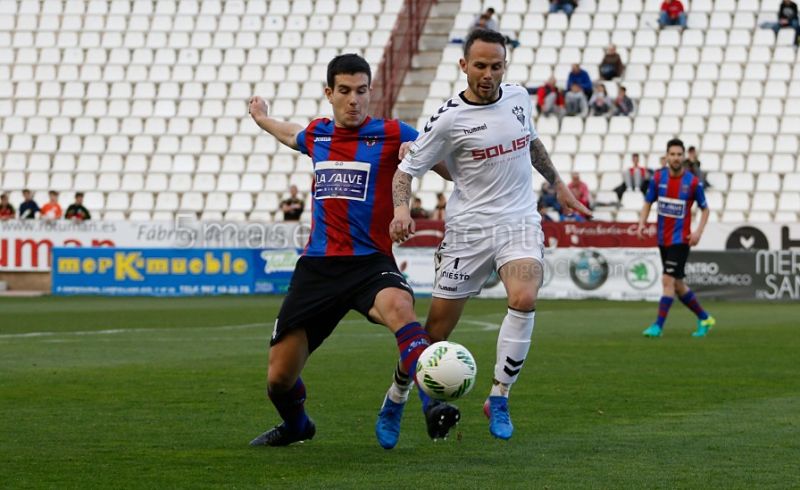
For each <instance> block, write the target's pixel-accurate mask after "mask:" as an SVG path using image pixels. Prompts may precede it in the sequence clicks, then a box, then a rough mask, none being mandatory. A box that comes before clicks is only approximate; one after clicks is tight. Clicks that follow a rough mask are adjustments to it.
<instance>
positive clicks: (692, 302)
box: [680, 289, 708, 320]
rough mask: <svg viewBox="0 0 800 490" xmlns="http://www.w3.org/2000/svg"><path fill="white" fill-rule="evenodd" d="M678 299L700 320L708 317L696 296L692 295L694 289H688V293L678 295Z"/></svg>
mask: <svg viewBox="0 0 800 490" xmlns="http://www.w3.org/2000/svg"><path fill="white" fill-rule="evenodd" d="M680 299H681V302H682V303H683V304H685V305H686V307H687V308H689V309H690V310H692V311H693V312H694V314H695V315H697V318H699V319H701V320H706V319H707V318H708V313H706V310H704V309H703V307H702V306H700V303H699V302H698V301H697V296H695V295H694V291H692V290H691V289H690V290H689V292H688V293H686V294H684V295H683V296H680Z"/></svg>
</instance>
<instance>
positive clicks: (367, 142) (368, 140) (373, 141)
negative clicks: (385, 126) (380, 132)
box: [364, 136, 378, 147]
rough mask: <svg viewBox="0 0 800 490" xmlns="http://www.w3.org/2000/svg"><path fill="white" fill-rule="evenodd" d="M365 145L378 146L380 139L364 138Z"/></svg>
mask: <svg viewBox="0 0 800 490" xmlns="http://www.w3.org/2000/svg"><path fill="white" fill-rule="evenodd" d="M364 144H365V145H367V146H368V147H372V146H375V145H376V144H378V137H377V136H367V137H366V138H364Z"/></svg>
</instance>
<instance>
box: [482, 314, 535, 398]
mask: <svg viewBox="0 0 800 490" xmlns="http://www.w3.org/2000/svg"><path fill="white" fill-rule="evenodd" d="M535 316H536V312H535V311H517V310H512V309H511V308H509V309H508V314H506V317H505V318H504V319H503V323H502V325H500V333H499V334H498V335H497V361H496V363H495V365H494V379H495V381H496V382H497V383H498V384H499V385H506V386H507V388H506V389H505V392H506V395H505V396H507V394H508V389H510V386H511V385H512V384H513V383H514V382H515V381H516V380H517V377H518V376H519V372H520V370H521V369H522V364H523V363H524V362H525V358H526V357H527V356H528V350H529V349H530V347H531V335H532V334H533V322H534V317H535ZM498 384H495V385H494V386H493V387H492V390H493V391H494V390H495V387H498ZM498 390H502V388H499V387H498Z"/></svg>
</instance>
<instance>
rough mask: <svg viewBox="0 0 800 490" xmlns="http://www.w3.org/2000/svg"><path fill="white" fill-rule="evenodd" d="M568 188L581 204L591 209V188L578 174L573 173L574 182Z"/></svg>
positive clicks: (571, 181)
mask: <svg viewBox="0 0 800 490" xmlns="http://www.w3.org/2000/svg"><path fill="white" fill-rule="evenodd" d="M567 187H568V188H569V190H570V191H572V195H573V196H575V198H576V199H577V200H578V201H580V203H581V204H583V205H584V206H586V207H587V208H589V209H591V201H592V194H591V193H590V192H589V186H588V185H586V182H584V181H582V180H581V176H580V174H579V173H578V172H572V180H570V182H569V184H567ZM581 216H582V215H581ZM584 218H585V216H584Z"/></svg>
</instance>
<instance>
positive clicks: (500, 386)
mask: <svg viewBox="0 0 800 490" xmlns="http://www.w3.org/2000/svg"><path fill="white" fill-rule="evenodd" d="M509 391H511V385H507V384H505V383H501V382H499V381H497V380H496V379H495V380H493V381H492V390H491V391H490V392H489V396H504V397H506V398H508V392H509Z"/></svg>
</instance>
